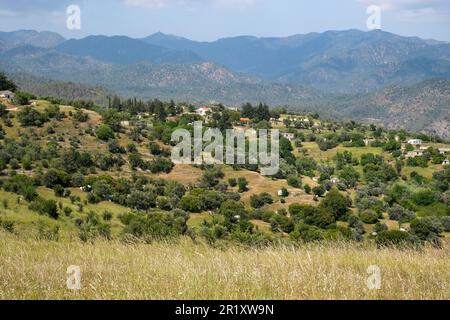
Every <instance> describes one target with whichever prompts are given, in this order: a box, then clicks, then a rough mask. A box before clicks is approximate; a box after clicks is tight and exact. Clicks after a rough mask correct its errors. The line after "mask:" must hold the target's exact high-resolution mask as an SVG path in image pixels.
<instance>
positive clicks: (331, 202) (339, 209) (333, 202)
mask: <svg viewBox="0 0 450 320" xmlns="http://www.w3.org/2000/svg"><path fill="white" fill-rule="evenodd" d="M320 206H321V207H322V208H324V209H326V210H328V211H330V212H331V213H332V214H333V215H334V217H335V219H336V220H345V218H346V216H347V214H348V213H349V211H350V210H349V207H350V206H351V203H349V200H348V199H347V198H346V197H344V196H343V195H342V194H341V193H340V192H339V191H338V190H336V189H333V190H331V191H330V192H329V193H328V194H327V195H326V197H325V198H324V199H323V201H322V203H321V204H320Z"/></svg>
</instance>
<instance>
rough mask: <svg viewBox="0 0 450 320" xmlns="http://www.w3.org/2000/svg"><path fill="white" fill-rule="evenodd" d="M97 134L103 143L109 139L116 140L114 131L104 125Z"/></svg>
mask: <svg viewBox="0 0 450 320" xmlns="http://www.w3.org/2000/svg"><path fill="white" fill-rule="evenodd" d="M95 134H96V136H97V138H98V139H100V140H103V141H108V140H109V139H114V131H113V130H112V129H111V127H110V126H108V125H107V124H102V125H101V126H99V127H98V128H97V130H95Z"/></svg>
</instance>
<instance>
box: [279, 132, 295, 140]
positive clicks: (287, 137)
mask: <svg viewBox="0 0 450 320" xmlns="http://www.w3.org/2000/svg"><path fill="white" fill-rule="evenodd" d="M281 135H282V136H283V137H285V138H286V139H288V140H289V141H292V140H294V139H295V134H294V133H289V132H283V133H282V134H281Z"/></svg>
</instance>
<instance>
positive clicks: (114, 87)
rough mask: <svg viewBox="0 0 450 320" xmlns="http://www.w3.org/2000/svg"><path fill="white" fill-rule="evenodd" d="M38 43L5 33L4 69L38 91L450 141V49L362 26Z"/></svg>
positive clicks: (0, 58) (0, 59) (0, 57)
mask: <svg viewBox="0 0 450 320" xmlns="http://www.w3.org/2000/svg"><path fill="white" fill-rule="evenodd" d="M33 34H34V33H33ZM38 35H39V33H38ZM43 35H44V36H46V35H47V34H45V33H44V34H43ZM40 36H42V33H41V34H40ZM38 38H39V37H38ZM50 38H53V36H52V37H50ZM56 38H57V37H55V38H54V39H56ZM30 39H31V40H30ZM33 39H36V34H34V36H33V37H32V36H23V35H22V34H21V33H18V34H15V33H11V34H10V35H9V37H3V38H2V37H0V45H2V47H0V70H5V71H7V72H8V73H9V74H16V75H17V74H27V75H30V76H32V77H37V78H35V79H36V81H39V80H38V79H46V80H45V81H44V85H43V86H40V87H39V86H36V85H35V86H32V83H31V82H32V81H31V82H30V81H23V83H25V84H26V86H25V85H24V87H25V88H30V90H31V89H32V90H38V92H50V93H51V92H55V93H56V94H65V95H66V96H70V92H69V91H70V90H71V89H70V88H71V87H73V90H74V91H75V92H76V94H74V96H78V95H80V94H81V95H82V94H84V92H86V95H88V96H94V97H95V95H96V94H97V93H100V95H101V96H104V92H102V90H97V89H95V90H93V91H92V90H91V89H90V88H91V87H96V88H98V87H99V86H100V87H104V88H106V90H111V91H114V92H117V93H118V94H120V95H122V96H124V97H138V98H144V99H145V98H160V99H175V100H178V101H180V100H182V101H190V102H194V103H212V102H222V103H225V104H229V105H240V104H242V103H245V102H253V103H258V102H266V103H268V104H270V105H273V106H275V105H287V106H289V107H290V108H291V109H293V110H302V111H320V112H321V114H326V115H330V116H332V117H335V118H341V119H355V120H359V121H367V122H375V123H381V124H383V125H385V126H388V127H390V128H406V129H409V130H414V131H427V132H433V133H438V134H439V135H441V136H445V137H450V130H449V128H450V116H449V114H448V110H450V96H449V91H450V80H449V79H450V44H448V43H442V42H438V41H433V40H422V39H419V38H406V37H401V36H397V35H393V34H390V33H386V32H382V31H374V32H362V31H357V30H349V31H329V32H324V33H311V34H307V35H296V36H291V37H286V38H256V37H251V36H242V37H235V38H226V39H220V40H218V41H215V42H196V41H192V40H189V39H186V38H182V37H177V36H170V35H165V34H162V33H157V34H154V35H152V36H150V37H147V38H145V39H132V38H129V37H122V36H116V37H104V36H91V37H87V38H84V39H80V40H67V41H66V40H64V41H62V42H60V40H61V39H59V40H58V41H56V43H57V44H56V45H55V46H53V47H50V48H48V47H46V45H45V44H48V43H50V42H51V41H49V40H48V39H47V38H46V37H44V40H42V39H41V42H40V46H37V45H33V44H31V43H29V42H32V41H35V40H33ZM45 39H47V40H45ZM58 42H60V43H58ZM3 44H5V45H4V46H3ZM27 79H30V77H28V78H27ZM31 79H34V78H31ZM48 79H53V80H56V81H54V82H52V81H51V80H48ZM22 80H23V79H22ZM25 80H26V79H25ZM33 81H34V80H33ZM59 82H63V84H59ZM73 82H76V83H79V84H82V85H87V87H88V88H89V89H87V88H85V87H76V85H77V84H74V83H73ZM82 85H80V86H82ZM89 90H91V91H89ZM90 92H91V93H90ZM92 93H93V94H92ZM103 101H104V100H103Z"/></svg>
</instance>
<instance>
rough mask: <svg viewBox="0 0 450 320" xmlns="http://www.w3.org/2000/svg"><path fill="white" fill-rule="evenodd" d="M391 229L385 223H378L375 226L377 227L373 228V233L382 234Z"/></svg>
mask: <svg viewBox="0 0 450 320" xmlns="http://www.w3.org/2000/svg"><path fill="white" fill-rule="evenodd" d="M388 230H389V228H388V226H387V225H386V224H385V223H381V222H377V223H376V224H375V227H374V228H373V231H374V232H376V233H381V232H383V231H388Z"/></svg>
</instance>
